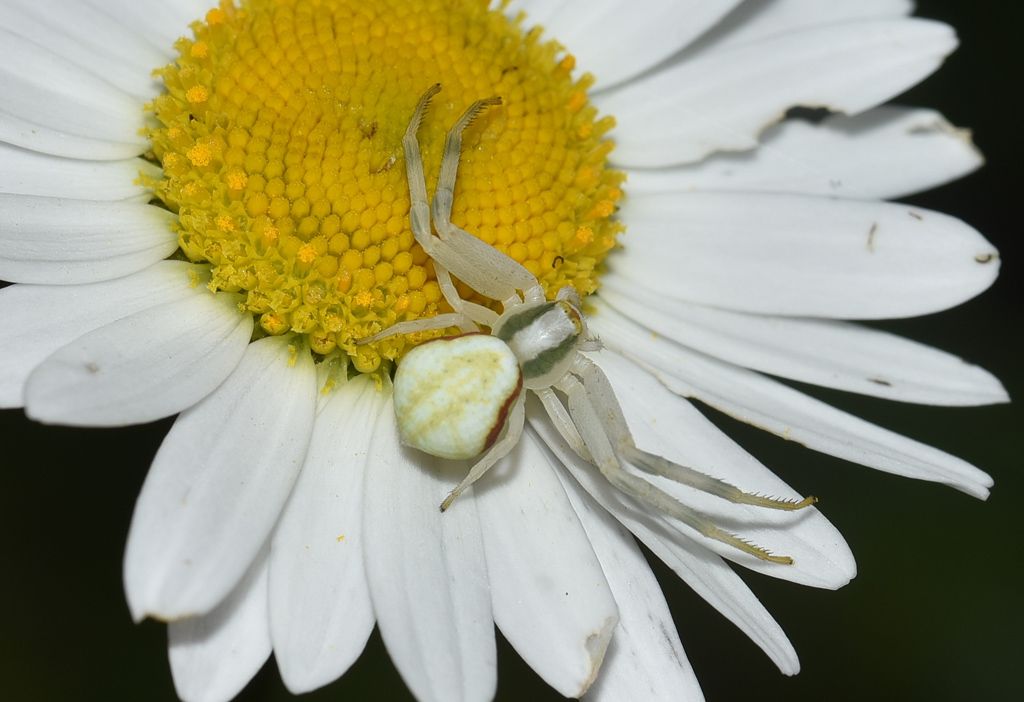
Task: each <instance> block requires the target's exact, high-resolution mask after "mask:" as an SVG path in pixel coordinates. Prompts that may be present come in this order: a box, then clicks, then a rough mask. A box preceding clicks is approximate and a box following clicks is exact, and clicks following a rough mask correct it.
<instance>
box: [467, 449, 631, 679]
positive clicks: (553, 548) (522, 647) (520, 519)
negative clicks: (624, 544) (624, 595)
mask: <svg viewBox="0 0 1024 702" xmlns="http://www.w3.org/2000/svg"><path fill="white" fill-rule="evenodd" d="M478 486H479V487H478V488H477V494H476V496H475V499H476V501H477V503H478V505H479V508H480V510H479V511H480V522H481V524H482V526H483V530H484V546H485V549H486V552H487V569H488V572H489V574H490V576H491V597H492V600H493V602H494V620H495V622H497V624H498V627H499V628H500V629H501V632H502V633H503V634H504V635H505V638H506V639H508V641H509V643H511V644H512V647H513V648H515V649H516V651H517V652H518V653H519V655H520V656H522V658H523V660H525V661H526V662H527V663H528V664H529V666H530V667H531V668H533V669H534V671H536V673H537V674H538V675H539V676H540V677H541V678H543V679H544V681H545V682H546V683H547V684H548V685H550V686H551V687H553V688H555V689H556V690H558V692H559V693H561V694H562V695H564V696H566V697H579V696H580V695H582V694H584V693H585V692H586V691H587V688H589V687H590V685H591V684H592V683H593V682H594V679H595V677H596V676H597V675H598V671H599V669H600V667H601V661H602V660H604V655H605V651H606V650H607V648H608V643H609V641H610V640H611V637H612V632H613V631H614V630H615V625H616V623H617V622H618V610H617V608H616V606H615V598H614V597H613V596H612V592H611V590H610V589H609V588H608V582H607V581H606V580H605V577H604V573H603V571H602V570H601V563H600V561H599V560H598V558H597V556H596V555H595V554H594V550H593V548H592V547H591V545H590V540H589V539H588V538H587V532H586V531H585V530H584V529H583V526H582V525H581V524H580V520H579V518H578V517H577V516H576V513H575V512H574V511H573V509H572V505H571V504H570V503H569V500H568V498H567V497H566V495H565V490H564V489H563V488H562V486H561V485H560V484H559V482H558V478H557V477H556V476H555V475H554V466H553V465H552V463H551V459H550V458H549V457H548V455H547V454H546V453H545V452H544V450H543V449H542V448H541V447H540V446H539V445H538V443H537V439H536V438H535V437H534V436H533V435H532V434H530V433H524V435H523V438H522V440H521V441H520V442H519V445H518V446H517V447H516V448H515V450H514V451H513V452H512V453H511V454H509V456H508V458H506V459H505V460H504V461H502V462H501V463H500V464H499V465H498V466H496V467H495V468H492V469H491V471H490V473H488V474H487V475H486V476H485V477H484V478H483V479H481V480H480V482H479V483H478ZM462 499H465V498H462Z"/></svg>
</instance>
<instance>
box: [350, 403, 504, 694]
mask: <svg viewBox="0 0 1024 702" xmlns="http://www.w3.org/2000/svg"><path fill="white" fill-rule="evenodd" d="M367 468H368V470H367V472H366V485H365V489H364V494H365V497H364V500H365V502H364V504H363V507H364V510H365V512H364V521H363V524H364V527H363V528H364V530H365V534H366V535H365V542H364V543H365V550H364V560H365V561H366V575H367V578H368V580H369V583H370V596H371V597H372V598H373V605H374V610H375V612H376V614H377V623H378V625H379V626H380V633H381V637H382V638H383V639H384V643H385V645H386V646H387V649H388V653H389V654H390V655H391V659H392V660H393V661H394V663H395V667H396V668H398V672H399V673H400V674H401V676H402V679H403V680H404V681H405V684H406V685H408V686H409V689H410V690H411V691H412V694H413V696H415V697H416V699H418V700H420V701H421V702H430V701H431V700H443V701H444V702H448V701H449V700H450V701H452V702H457V701H459V700H464V701H466V702H472V701H474V700H489V699H491V697H492V696H493V695H494V690H495V687H496V682H497V654H496V651H495V643H494V620H493V618H492V615H491V596H490V589H489V584H488V574H487V567H486V565H485V562H484V547H483V543H482V541H481V537H480V522H479V520H478V518H477V512H476V502H475V501H474V499H473V496H472V492H467V493H466V494H465V495H463V497H462V498H461V499H460V500H459V501H458V502H456V503H455V504H454V505H453V506H452V507H451V509H449V510H448V511H447V512H445V513H443V514H442V513H441V511H440V510H439V509H438V505H440V504H441V500H443V499H444V497H445V496H446V495H447V494H448V492H449V491H450V490H451V489H452V488H453V487H455V484H456V482H457V480H458V477H461V476H458V475H457V473H458V472H461V468H462V465H461V464H459V463H453V462H451V461H439V460H435V459H433V458H431V457H429V456H427V455H426V454H423V453H419V452H415V451H413V450H412V449H407V448H403V447H402V446H400V445H399V442H398V430H397V427H396V425H395V417H394V407H393V403H392V402H391V399H390V397H389V398H388V401H387V404H386V405H385V406H384V408H383V409H382V411H381V413H380V414H379V415H378V418H377V425H376V430H375V431H374V433H373V439H372V444H371V450H370V453H369V457H368V463H367ZM453 468H455V469H460V470H459V471H456V472H455V473H453V471H452V470H451V469H453Z"/></svg>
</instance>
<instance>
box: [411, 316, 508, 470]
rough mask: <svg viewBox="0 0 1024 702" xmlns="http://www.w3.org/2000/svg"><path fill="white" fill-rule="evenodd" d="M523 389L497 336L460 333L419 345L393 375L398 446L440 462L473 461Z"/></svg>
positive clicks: (494, 435) (492, 439) (498, 431)
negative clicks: (426, 454) (447, 459)
mask: <svg viewBox="0 0 1024 702" xmlns="http://www.w3.org/2000/svg"><path fill="white" fill-rule="evenodd" d="M522 387H523V375H522V371H521V369H520V367H519V361H518V359H517V358H516V356H515V354H514V353H513V352H512V350H511V349H510V348H509V347H508V345H507V344H506V343H505V342H504V341H502V340H500V339H498V338H496V337H493V336H488V335H485V334H465V335H462V336H456V337H448V338H443V339H435V340H433V341H428V342H426V343H424V344H421V345H420V346H417V347H416V348H415V349H413V350H412V351H410V352H409V353H408V354H406V355H405V357H404V358H403V359H402V362H401V363H400V364H399V366H398V370H397V371H396V372H395V393H394V398H395V417H396V418H397V420H398V430H399V434H400V436H401V439H402V443H404V444H406V445H407V446H412V447H413V448H417V449H419V450H421V451H425V452H426V453H429V454H431V455H433V456H439V457H441V458H451V459H463V458H472V457H474V456H476V455H478V454H480V453H482V452H483V451H484V450H486V449H487V448H488V447H489V446H490V445H491V444H493V443H494V442H495V440H497V438H498V436H499V435H500V434H501V430H502V428H503V427H504V426H505V420H506V418H507V416H508V411H509V408H510V407H511V406H512V404H513V403H514V402H515V400H516V398H517V397H519V394H520V393H521V392H522Z"/></svg>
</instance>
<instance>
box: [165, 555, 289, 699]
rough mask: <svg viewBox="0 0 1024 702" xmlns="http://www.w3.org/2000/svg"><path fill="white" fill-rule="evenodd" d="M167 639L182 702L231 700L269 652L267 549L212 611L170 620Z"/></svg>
mask: <svg viewBox="0 0 1024 702" xmlns="http://www.w3.org/2000/svg"><path fill="white" fill-rule="evenodd" d="M167 639H168V649H169V650H168V654H169V655H168V657H169V658H170V661H171V674H172V675H173V676H174V689H175V691H176V692H177V693H178V697H180V698H181V699H182V700H183V701H184V702H228V700H230V699H232V698H234V696H235V695H237V694H238V693H239V692H241V691H242V688H244V687H245V686H246V684H247V683H248V682H249V681H250V680H251V679H252V678H253V676H255V675H256V673H257V672H259V669H260V668H261V667H263V664H264V663H265V662H266V660H267V658H269V657H270V627H269V626H268V624H267V558H266V555H265V553H264V554H261V555H259V556H258V557H257V559H256V561H255V562H254V563H253V564H252V566H251V567H250V568H249V571H248V572H247V573H246V575H245V577H244V578H243V579H242V581H241V582H240V583H239V584H238V586H237V587H236V588H235V589H234V590H233V591H232V592H231V594H230V595H228V596H227V598H226V599H225V600H224V601H223V602H221V603H220V604H219V605H218V606H217V607H216V608H215V609H214V610H213V611H212V612H210V613H209V614H207V615H205V616H200V617H191V618H189V619H182V620H180V621H174V622H171V623H170V624H168V626H167Z"/></svg>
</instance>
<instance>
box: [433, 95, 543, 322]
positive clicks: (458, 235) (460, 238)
mask: <svg viewBox="0 0 1024 702" xmlns="http://www.w3.org/2000/svg"><path fill="white" fill-rule="evenodd" d="M500 104H501V98H499V97H491V98H487V99H485V100H477V101H476V102H474V103H473V104H472V105H470V106H469V107H468V108H467V109H466V111H465V112H464V113H462V116H461V117H459V119H458V120H457V121H456V122H455V124H454V125H453V126H452V128H451V129H450V130H449V131H448V134H447V136H446V137H445V141H444V156H443V158H442V160H441V170H440V173H439V174H438V177H437V188H436V189H435V190H434V200H433V203H432V210H433V217H434V226H435V228H436V229H437V234H438V239H437V240H435V242H434V248H435V251H437V253H436V254H432V255H434V256H435V257H437V256H439V257H441V260H442V261H443V263H444V265H445V267H446V268H448V269H449V270H450V271H451V272H452V273H453V274H455V276H457V277H458V278H459V279H460V280H462V281H463V282H464V283H466V285H468V286H469V287H471V288H473V289H474V290H476V291H477V292H478V293H480V294H481V295H484V296H485V297H489V298H491V299H492V300H501V301H503V302H504V303H505V306H506V307H508V306H509V305H510V304H511V305H514V304H518V303H519V302H520V299H519V297H518V295H517V294H516V291H517V290H522V291H523V294H524V297H525V299H526V301H527V302H541V301H543V300H544V289H543V288H542V287H541V286H540V285H539V284H538V282H537V279H536V277H534V276H533V274H531V273H530V272H529V271H528V270H526V269H525V268H523V267H522V266H521V265H520V264H519V263H518V262H516V261H514V260H513V259H511V258H509V257H508V256H506V255H505V254H503V253H501V252H500V251H498V250H497V249H495V248H494V247H492V246H490V245H489V244H487V243H485V242H483V241H481V240H480V239H477V238H476V237H475V236H473V235H472V234H470V233H469V232H467V231H465V230H463V229H461V228H459V227H457V226H455V225H454V224H452V221H451V215H452V203H453V201H454V197H455V179H456V176H457V175H458V171H459V159H460V157H461V155H462V132H463V131H464V130H465V129H466V127H468V126H469V125H470V124H472V123H473V120H475V119H476V118H477V117H478V116H480V114H481V113H482V112H483V111H484V110H485V109H487V108H488V107H491V106H493V105H500Z"/></svg>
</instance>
